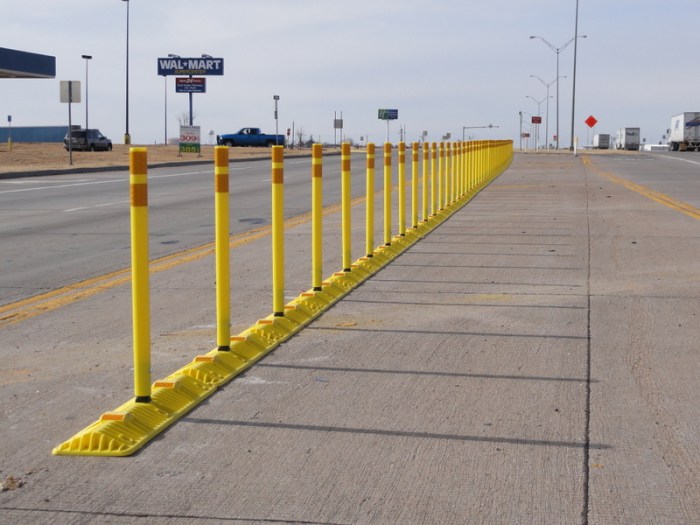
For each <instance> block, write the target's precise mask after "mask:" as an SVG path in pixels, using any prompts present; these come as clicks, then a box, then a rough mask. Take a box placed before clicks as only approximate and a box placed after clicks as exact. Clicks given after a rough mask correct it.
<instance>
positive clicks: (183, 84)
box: [175, 77, 207, 93]
mask: <svg viewBox="0 0 700 525" xmlns="http://www.w3.org/2000/svg"><path fill="white" fill-rule="evenodd" d="M206 92H207V79H206V78H202V77H199V78H197V77H195V78H190V77H177V78H176V79H175V93H206Z"/></svg>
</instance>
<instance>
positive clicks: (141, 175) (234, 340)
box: [53, 141, 513, 456]
mask: <svg viewBox="0 0 700 525" xmlns="http://www.w3.org/2000/svg"><path fill="white" fill-rule="evenodd" d="M488 146H489V147H493V148H494V149H495V150H496V149H497V148H502V149H499V150H498V151H499V152H501V155H499V156H498V157H496V156H495V151H494V165H493V166H492V168H493V170H492V171H493V173H492V176H493V177H495V176H496V175H499V174H500V173H502V172H503V171H504V170H505V169H506V168H507V167H508V165H509V164H510V163H511V162H512V152H513V149H512V148H513V144H512V141H503V142H502V143H497V142H493V143H491V144H489V145H488ZM279 148H280V149H281V148H282V146H280V147H279ZM435 149H436V148H435ZM137 151H138V149H137ZM141 151H143V152H145V150H144V149H143V148H141ZM137 157H138V156H137ZM472 157H475V155H472ZM283 160H284V159H283V153H282V152H281V151H279V152H275V150H274V149H273V169H274V170H275V171H273V173H274V175H273V180H277V181H278V183H279V184H280V186H281V185H282V183H283ZM472 160H476V159H475V158H474V159H472ZM135 165H137V166H139V167H138V168H137V169H136V170H132V173H133V174H134V175H136V176H135V177H134V176H132V178H131V179H132V182H136V183H145V181H146V175H145V172H146V159H145V155H144V156H143V157H142V158H139V159H138V162H137V163H136V164H135ZM434 171H435V170H433V172H434ZM426 172H427V170H426ZM486 182H490V180H489V181H486ZM279 189H280V190H281V188H279ZM476 189H477V190H478V189H480V188H476ZM273 190H274V188H273ZM131 193H132V196H133V197H135V198H133V199H132V202H135V203H140V204H142V205H143V204H147V201H148V198H147V196H146V191H145V188H132V189H131ZM277 193H278V195H277V196H276V198H274V199H273V201H274V200H277V197H279V196H281V191H280V192H277ZM465 204H466V202H465ZM282 208H283V206H278V207H277V208H276V209H277V210H279V211H281V210H282ZM458 209H459V207H451V208H450V209H449V210H446V211H445V212H444V213H443V214H441V217H440V220H444V219H446V218H447V217H448V216H449V215H451V214H452V213H454V212H456V211H457V210H458ZM142 212H145V210H136V213H135V214H134V215H135V216H139V215H140V216H141V217H136V218H138V219H144V218H145V213H142ZM273 215H274V214H273ZM440 220H436V221H428V222H426V223H425V224H424V225H421V231H422V232H429V231H432V229H434V228H435V227H437V226H438V225H439V224H440ZM140 222H144V221H143V220H141V221H140ZM420 238H421V236H420V235H414V234H413V233H411V234H410V235H409V234H407V235H406V236H405V237H404V238H403V239H402V240H401V241H397V242H396V243H394V245H393V246H392V247H391V248H389V249H384V247H378V248H377V250H376V251H375V258H374V259H368V258H365V257H363V258H361V259H360V260H359V261H358V265H357V266H358V270H360V267H361V266H363V264H364V268H362V269H363V270H365V272H364V274H363V272H361V271H358V274H357V275H356V274H355V271H354V267H355V265H353V272H351V273H345V272H339V273H334V274H333V276H332V277H331V278H330V279H329V281H328V282H325V281H324V282H323V291H322V292H312V291H310V292H305V293H302V294H301V295H300V296H299V297H298V298H296V299H294V300H293V301H291V302H290V303H289V304H287V305H285V306H284V312H286V313H285V315H284V317H275V316H274V314H272V315H270V316H268V317H267V318H265V319H261V320H259V321H258V322H257V323H255V324H254V325H252V326H251V327H250V328H248V329H247V330H245V331H243V332H241V333H240V334H239V335H237V336H235V337H231V339H230V340H231V351H229V352H220V351H218V349H217V348H214V349H213V350H212V351H211V352H209V353H207V354H205V355H199V356H197V357H195V358H194V360H193V361H192V362H191V363H189V364H187V365H185V366H184V367H182V368H180V369H179V370H177V371H175V372H174V373H172V374H170V375H169V376H167V377H166V378H165V379H162V380H159V381H156V382H155V383H153V385H152V387H151V401H150V402H141V401H140V400H138V399H134V398H132V399H130V400H129V401H127V402H126V403H124V404H122V405H120V406H119V407H117V408H116V409H115V410H112V411H109V412H105V413H103V414H102V415H101V416H100V418H99V419H98V420H97V421H95V422H94V423H92V424H90V425H89V426H88V427H86V428H85V429H83V430H82V431H80V432H78V433H77V434H76V435H74V436H73V437H71V438H70V439H69V440H67V441H65V442H63V443H61V444H60V445H58V446H57V447H55V448H54V449H53V454H57V455H72V456H128V455H130V454H133V453H134V452H136V451H137V450H139V449H140V448H142V447H143V446H144V445H146V444H147V443H148V442H149V441H150V440H151V439H153V438H154V437H155V436H157V435H158V434H159V433H161V432H163V431H164V430H165V429H166V428H168V427H169V426H171V425H172V424H174V423H175V422H176V421H177V420H179V419H180V418H182V417H183V416H184V415H185V414H187V413H188V412H189V411H190V410H192V409H193V408H194V407H196V406H197V405H198V404H200V403H201V402H202V401H204V400H205V399H206V398H208V397H209V396H211V395H212V394H214V393H215V392H216V390H217V388H219V387H220V386H223V385H224V384H226V383H227V382H229V381H230V380H232V379H233V378H234V377H236V376H238V375H239V374H241V373H242V372H244V371H245V370H247V369H249V368H250V367H252V366H254V364H255V363H257V362H258V361H259V360H260V359H262V358H263V357H264V356H265V355H267V354H269V353H270V352H271V351H272V350H274V349H275V348H277V347H278V346H279V345H280V344H281V343H283V342H284V341H286V340H288V339H289V338H290V337H291V336H292V335H294V334H295V333H297V332H298V331H299V330H301V329H302V328H303V327H304V326H306V325H307V324H308V323H310V322H311V321H312V320H313V319H314V318H315V317H316V316H318V315H320V314H321V313H322V312H323V311H325V310H326V309H327V308H329V307H330V306H331V305H332V304H335V302H337V301H339V300H340V299H341V298H342V297H343V296H344V295H345V294H347V293H349V292H350V291H351V290H352V289H353V288H354V287H355V286H357V285H358V284H359V283H360V282H362V281H363V280H365V279H367V278H369V277H370V276H371V275H373V274H374V273H376V271H378V270H379V269H380V268H382V267H383V266H384V265H385V264H388V263H389V262H390V261H391V260H393V259H394V258H396V257H398V256H399V255H400V254H401V253H402V251H403V250H405V249H407V248H408V247H409V246H410V245H411V244H413V243H415V242H417V241H418V240H419V239H420ZM140 244H141V245H142V247H143V245H145V246H147V243H144V242H143V240H141V241H140ZM377 255H379V257H377ZM362 259H365V260H364V261H362ZM368 261H371V263H369V264H367V263H368ZM135 368H136V367H135ZM138 368H140V369H142V370H147V369H148V367H147V366H146V367H145V368H144V363H141V365H140V366H139V367H138ZM142 379H143V378H142ZM144 384H147V381H146V382H145V383H143V382H142V384H141V385H140V386H141V387H143V386H144ZM143 392H147V390H140V391H139V394H140V393H143Z"/></svg>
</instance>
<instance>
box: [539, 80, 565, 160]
mask: <svg viewBox="0 0 700 525" xmlns="http://www.w3.org/2000/svg"><path fill="white" fill-rule="evenodd" d="M530 78H536V79H537V80H539V81H540V82H542V83H543V84H544V85H545V87H546V88H547V109H546V111H547V116H546V119H547V120H546V122H545V125H544V133H545V135H546V137H547V140H546V141H545V146H546V148H547V149H549V98H550V97H549V87H550V86H551V85H552V84H554V83H555V82H556V81H557V80H559V79H554V80H552V81H551V82H545V81H544V80H542V79H541V78H540V77H538V76H537V75H530ZM561 78H566V75H564V76H562V77H561Z"/></svg>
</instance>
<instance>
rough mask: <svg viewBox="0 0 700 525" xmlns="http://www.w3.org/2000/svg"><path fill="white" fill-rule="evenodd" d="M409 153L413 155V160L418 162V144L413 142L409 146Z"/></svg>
mask: <svg viewBox="0 0 700 525" xmlns="http://www.w3.org/2000/svg"><path fill="white" fill-rule="evenodd" d="M411 152H412V153H413V160H414V161H415V160H418V143H417V142H414V143H413V144H411Z"/></svg>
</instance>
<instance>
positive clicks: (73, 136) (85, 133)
mask: <svg viewBox="0 0 700 525" xmlns="http://www.w3.org/2000/svg"><path fill="white" fill-rule="evenodd" d="M69 136H70V141H71V147H70V148H71V149H72V150H73V151H100V150H102V151H112V141H111V140H109V139H108V138H107V137H105V136H104V135H103V134H102V133H100V130H99V129H73V130H71V131H70V132H69V133H66V136H65V137H64V138H63V147H64V148H65V149H66V151H67V150H68V140H69Z"/></svg>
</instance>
